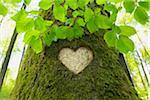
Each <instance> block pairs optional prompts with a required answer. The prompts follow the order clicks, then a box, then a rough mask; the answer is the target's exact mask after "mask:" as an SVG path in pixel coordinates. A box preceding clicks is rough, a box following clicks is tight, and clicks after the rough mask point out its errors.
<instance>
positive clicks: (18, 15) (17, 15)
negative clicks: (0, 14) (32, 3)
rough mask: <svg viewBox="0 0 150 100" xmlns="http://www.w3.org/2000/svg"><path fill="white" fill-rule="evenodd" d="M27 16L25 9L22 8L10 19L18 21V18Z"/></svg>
mask: <svg viewBox="0 0 150 100" xmlns="http://www.w3.org/2000/svg"><path fill="white" fill-rule="evenodd" d="M27 16H28V13H27V12H26V11H25V10H23V9H22V10H20V11H19V12H17V14H16V15H14V16H13V17H12V19H13V20H14V21H16V22H18V21H20V20H22V19H24V18H26V17H27Z"/></svg>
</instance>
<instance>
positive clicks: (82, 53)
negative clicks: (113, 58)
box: [59, 47, 93, 74]
mask: <svg viewBox="0 0 150 100" xmlns="http://www.w3.org/2000/svg"><path fill="white" fill-rule="evenodd" d="M59 60H60V61H61V62H62V64H64V65H65V66H66V67H67V68H68V69H69V70H70V71H72V72H73V73H75V74H78V73H80V72H81V71H82V70H83V69H84V68H85V67H86V66H87V65H88V64H89V63H90V62H91V61H92V60H93V52H92V51H91V50H89V49H87V48H85V47H80V48H79V49H78V50H76V51H74V50H72V49H70V48H63V49H61V51H60V53H59Z"/></svg>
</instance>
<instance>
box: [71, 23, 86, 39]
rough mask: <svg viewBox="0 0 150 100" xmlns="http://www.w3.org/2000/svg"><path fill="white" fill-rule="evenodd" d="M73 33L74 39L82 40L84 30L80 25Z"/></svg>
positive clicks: (76, 26) (74, 28) (75, 27)
mask: <svg viewBox="0 0 150 100" xmlns="http://www.w3.org/2000/svg"><path fill="white" fill-rule="evenodd" d="M73 32H74V38H81V37H82V36H83V34H84V30H83V28H81V27H79V26H78V25H74V27H73Z"/></svg>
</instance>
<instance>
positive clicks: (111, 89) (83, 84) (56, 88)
mask: <svg viewBox="0 0 150 100" xmlns="http://www.w3.org/2000/svg"><path fill="white" fill-rule="evenodd" d="M64 47H69V48H72V49H74V50H76V49H77V48H79V47H87V48H90V49H91V51H92V52H93V54H94V58H93V60H92V62H91V63H90V64H89V65H88V66H87V67H86V68H85V69H84V70H83V71H81V72H80V73H79V74H74V73H73V72H71V71H70V70H68V68H66V67H65V66H64V65H63V64H62V63H61V62H60V61H59V59H58V55H59V51H60V50H61V49H62V48H64ZM11 100H138V97H137V95H136V92H135V91H134V89H133V87H132V85H131V83H130V81H129V79H128V77H127V74H126V73H125V71H124V69H123V67H122V65H121V64H120V62H119V58H118V52H116V51H115V50H114V49H111V48H108V47H107V45H106V44H105V42H104V40H103V39H102V36H96V35H91V36H84V37H83V38H82V39H76V40H73V41H71V42H70V41H67V40H59V41H58V42H56V43H53V44H52V46H50V47H46V48H45V50H44V51H43V52H42V53H40V54H35V53H34V51H33V50H32V49H31V48H28V50H27V52H26V55H25V57H24V61H23V62H22V65H21V66H20V70H19V74H18V77H17V81H16V85H15V87H14V89H13V91H12V94H11Z"/></svg>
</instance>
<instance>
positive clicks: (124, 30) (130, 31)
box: [120, 26, 136, 36]
mask: <svg viewBox="0 0 150 100" xmlns="http://www.w3.org/2000/svg"><path fill="white" fill-rule="evenodd" d="M120 30H121V33H120V34H121V35H125V36H131V35H134V34H135V33H136V30H135V29H134V28H133V27H131V26H120Z"/></svg>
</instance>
